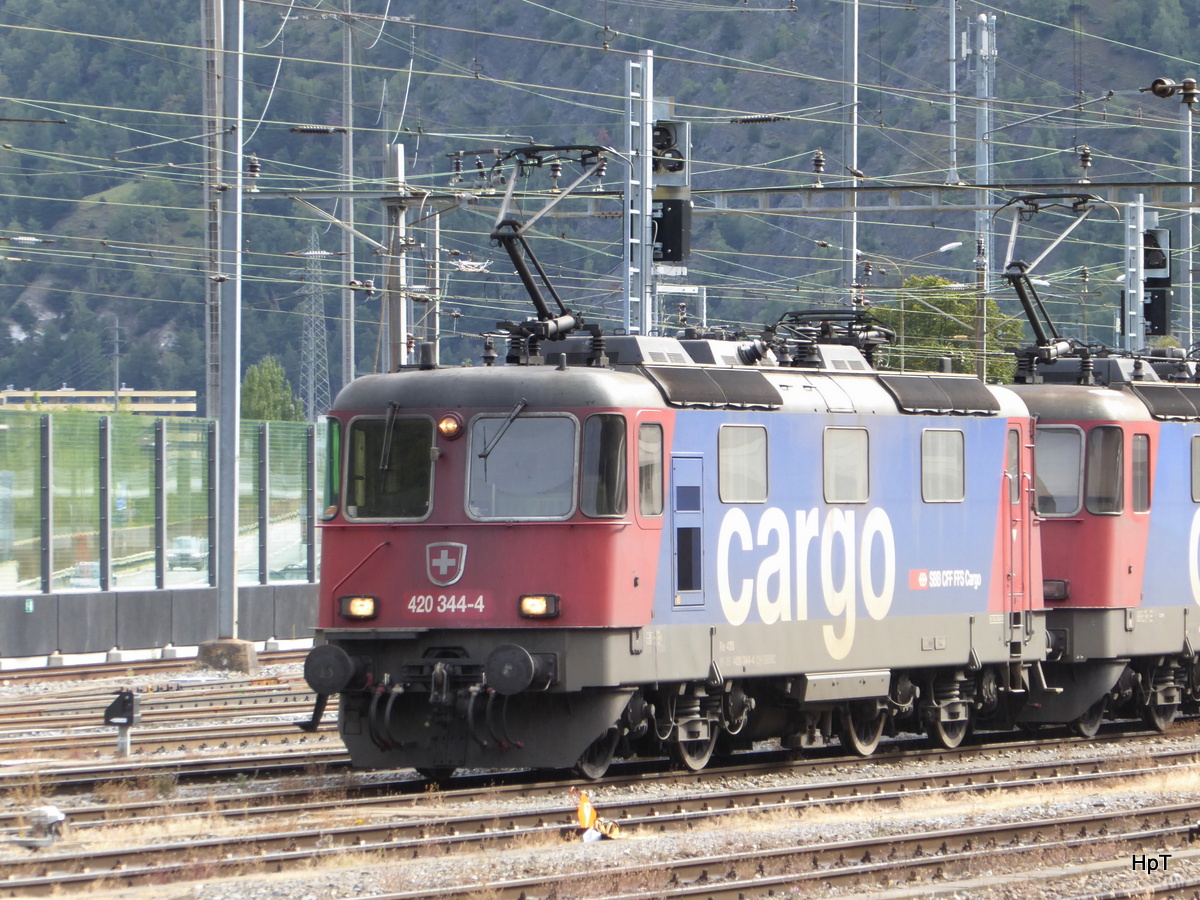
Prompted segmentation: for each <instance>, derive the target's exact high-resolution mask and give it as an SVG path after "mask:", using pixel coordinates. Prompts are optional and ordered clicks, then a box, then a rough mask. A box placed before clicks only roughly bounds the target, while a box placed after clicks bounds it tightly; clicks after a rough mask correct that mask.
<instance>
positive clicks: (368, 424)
mask: <svg viewBox="0 0 1200 900" xmlns="http://www.w3.org/2000/svg"><path fill="white" fill-rule="evenodd" d="M389 437H390V440H388V438H389ZM432 450H433V420H432V419H429V418H427V417H424V416H420V417H418V416H408V417H405V416H396V417H395V418H393V419H392V420H391V421H389V420H386V419H356V420H355V421H354V422H353V423H352V424H351V425H350V440H349V455H348V461H347V466H346V470H347V476H348V477H347V479H346V515H348V516H350V517H352V518H356V519H421V518H424V517H425V516H427V515H429V506H430V499H431V495H432V492H433V454H432V452H431V451H432Z"/></svg>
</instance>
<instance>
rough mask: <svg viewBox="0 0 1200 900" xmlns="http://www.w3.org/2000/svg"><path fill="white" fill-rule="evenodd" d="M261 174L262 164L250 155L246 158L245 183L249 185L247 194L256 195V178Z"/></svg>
mask: <svg viewBox="0 0 1200 900" xmlns="http://www.w3.org/2000/svg"><path fill="white" fill-rule="evenodd" d="M261 174H262V163H260V162H259V161H258V157H257V156H255V155H254V154H253V153H251V154H250V155H249V156H247V157H246V181H247V182H248V183H249V185H248V187H247V188H246V191H247V193H251V194H256V193H258V176H259V175H261Z"/></svg>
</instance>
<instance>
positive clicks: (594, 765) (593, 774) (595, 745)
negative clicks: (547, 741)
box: [575, 728, 621, 781]
mask: <svg viewBox="0 0 1200 900" xmlns="http://www.w3.org/2000/svg"><path fill="white" fill-rule="evenodd" d="M620 736H621V735H620V732H618V731H617V729H615V728H610V729H608V731H606V732H604V734H602V735H600V737H598V738H596V739H595V740H594V741H592V743H591V745H589V746H588V748H587V749H586V750H584V751H583V755H582V756H580V757H579V762H577V763H575V771H576V772H577V773H578V774H579V776H580V777H581V778H586V779H588V780H589V781H597V780H599V779H601V778H603V777H604V773H605V772H607V771H608V767H609V766H610V765H612V761H613V755H614V754H615V753H616V750H617V740H618V739H619V738H620Z"/></svg>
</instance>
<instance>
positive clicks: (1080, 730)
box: [1071, 697, 1108, 738]
mask: <svg viewBox="0 0 1200 900" xmlns="http://www.w3.org/2000/svg"><path fill="white" fill-rule="evenodd" d="M1107 708H1108V698H1107V697H1101V698H1100V699H1099V700H1097V701H1096V702H1095V703H1093V704H1092V705H1091V706H1089V707H1088V709H1087V712H1085V713H1084V714H1083V715H1082V716H1080V717H1079V718H1078V719H1076V720H1075V721H1074V722H1072V723H1071V730H1072V731H1074V732H1075V733H1076V734H1077V735H1079V736H1080V737H1081V738H1094V737H1095V736H1096V732H1098V731H1099V730H1100V723H1101V722H1103V721H1104V712H1105V710H1106V709H1107Z"/></svg>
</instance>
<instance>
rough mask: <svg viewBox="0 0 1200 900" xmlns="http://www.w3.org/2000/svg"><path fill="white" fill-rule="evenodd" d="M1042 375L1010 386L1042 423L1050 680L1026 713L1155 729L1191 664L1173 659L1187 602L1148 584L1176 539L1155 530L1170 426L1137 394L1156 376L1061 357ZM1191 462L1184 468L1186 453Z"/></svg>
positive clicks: (1080, 724) (1174, 430) (1109, 362)
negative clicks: (1135, 719) (1127, 720)
mask: <svg viewBox="0 0 1200 900" xmlns="http://www.w3.org/2000/svg"><path fill="white" fill-rule="evenodd" d="M1043 372H1044V373H1048V374H1045V375H1044V379H1045V380H1044V381H1043V382H1042V383H1039V384H1033V385H1024V386H1022V385H1018V386H1015V387H1014V390H1016V391H1017V393H1019V394H1020V395H1021V397H1022V398H1023V399H1024V400H1025V402H1026V404H1027V405H1028V406H1029V409H1030V412H1031V413H1033V414H1034V415H1035V416H1036V417H1037V422H1038V425H1037V438H1036V452H1035V455H1036V470H1037V476H1036V498H1037V499H1036V502H1037V512H1038V514H1039V516H1040V517H1041V518H1042V523H1041V535H1042V556H1043V567H1044V578H1045V580H1044V600H1045V604H1046V607H1047V620H1046V625H1047V629H1048V633H1049V638H1050V657H1049V660H1050V661H1049V662H1048V663H1047V664H1046V666H1045V673H1046V679H1047V685H1046V690H1044V691H1042V692H1041V693H1039V694H1037V695H1036V696H1035V697H1033V698H1032V699H1033V701H1034V702H1033V703H1031V705H1030V707H1029V709H1027V710H1026V711H1025V713H1024V714H1023V718H1024V720H1025V721H1027V722H1039V721H1064V720H1069V719H1071V718H1072V717H1073V716H1072V715H1071V714H1074V713H1080V714H1079V717H1078V718H1076V719H1075V722H1076V724H1077V730H1081V731H1082V733H1085V734H1089V733H1094V732H1095V730H1096V729H1097V728H1098V727H1099V725H1100V722H1101V720H1102V719H1103V718H1104V716H1105V715H1106V714H1114V715H1121V714H1125V715H1140V716H1141V717H1142V718H1144V719H1145V720H1146V722H1147V723H1148V724H1150V725H1151V727H1154V728H1156V729H1159V730H1163V729H1165V728H1166V727H1167V725H1169V724H1170V721H1171V720H1172V719H1173V718H1174V716H1175V713H1176V711H1177V710H1178V708H1179V704H1180V702H1181V700H1182V699H1183V694H1184V690H1185V688H1186V685H1187V682H1188V674H1187V670H1188V669H1189V668H1190V666H1186V665H1183V664H1181V662H1182V660H1184V659H1185V658H1186V656H1190V650H1188V648H1187V646H1186V641H1185V634H1186V624H1185V610H1184V609H1183V608H1181V606H1180V605H1172V606H1163V605H1162V604H1163V599H1164V598H1172V593H1171V592H1169V591H1168V592H1164V591H1162V590H1159V589H1155V588H1154V587H1153V584H1154V582H1155V581H1156V580H1159V579H1161V578H1162V577H1163V573H1159V572H1156V571H1155V569H1156V562H1157V561H1158V560H1159V559H1160V557H1159V554H1164V553H1166V552H1168V548H1171V549H1170V551H1169V552H1175V553H1177V552H1178V551H1179V550H1180V549H1181V547H1180V544H1181V543H1182V541H1183V540H1184V539H1185V538H1186V532H1185V533H1184V534H1180V533H1179V532H1178V529H1167V528H1165V527H1164V526H1165V523H1166V521H1167V519H1168V518H1171V517H1173V515H1172V513H1170V511H1169V510H1170V507H1172V506H1174V505H1177V504H1178V502H1179V499H1178V497H1176V496H1174V495H1176V494H1177V492H1178V491H1179V489H1180V487H1181V485H1180V484H1179V481H1180V480H1181V479H1182V478H1183V477H1184V475H1185V470H1184V468H1183V466H1182V465H1180V464H1179V463H1180V461H1179V459H1178V457H1179V456H1180V453H1179V452H1178V451H1177V450H1175V449H1173V447H1174V445H1175V444H1177V443H1178V442H1179V441H1180V440H1181V438H1182V437H1183V435H1182V434H1181V433H1180V432H1181V428H1180V424H1179V423H1167V422H1165V421H1163V420H1162V419H1161V418H1160V417H1159V416H1156V415H1155V404H1154V403H1153V402H1151V403H1148V402H1147V397H1153V396H1157V395H1156V394H1155V391H1157V390H1159V385H1160V382H1159V380H1158V377H1157V375H1156V374H1155V372H1154V371H1153V370H1152V369H1151V368H1150V367H1148V366H1144V365H1142V364H1141V361H1140V360H1134V359H1131V358H1126V357H1114V358H1110V359H1100V360H1095V361H1084V360H1079V359H1064V360H1059V361H1058V362H1056V363H1055V364H1054V365H1053V366H1052V367H1047V368H1046V369H1044V370H1043ZM1089 381H1092V382H1095V383H1086V382H1089ZM1080 382H1085V383H1080ZM1164 387H1165V385H1164ZM1170 390H1172V391H1174V390H1175V389H1174V388H1171V389H1170ZM1159 408H1160V409H1161V406H1160V407H1159ZM1185 430H1194V426H1190V427H1189V429H1185ZM1187 466H1188V468H1187V472H1186V474H1187V475H1188V477H1190V458H1189V461H1188V463H1187ZM1171 531H1173V532H1174V533H1173V534H1172V533H1170V532H1171ZM1161 559H1162V564H1163V566H1164V568H1165V567H1166V565H1167V564H1166V557H1165V556H1163V557H1161ZM1177 597H1178V595H1175V597H1174V598H1173V599H1176V598H1177ZM1148 598H1153V599H1148ZM1089 696H1090V697H1091V698H1092V700H1091V702H1090V703H1087V701H1086V698H1087V697H1089ZM1067 706H1069V707H1070V709H1066V707H1067ZM1081 707H1085V708H1083V709H1082V711H1080V708H1081ZM1064 710H1065V711H1064Z"/></svg>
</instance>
